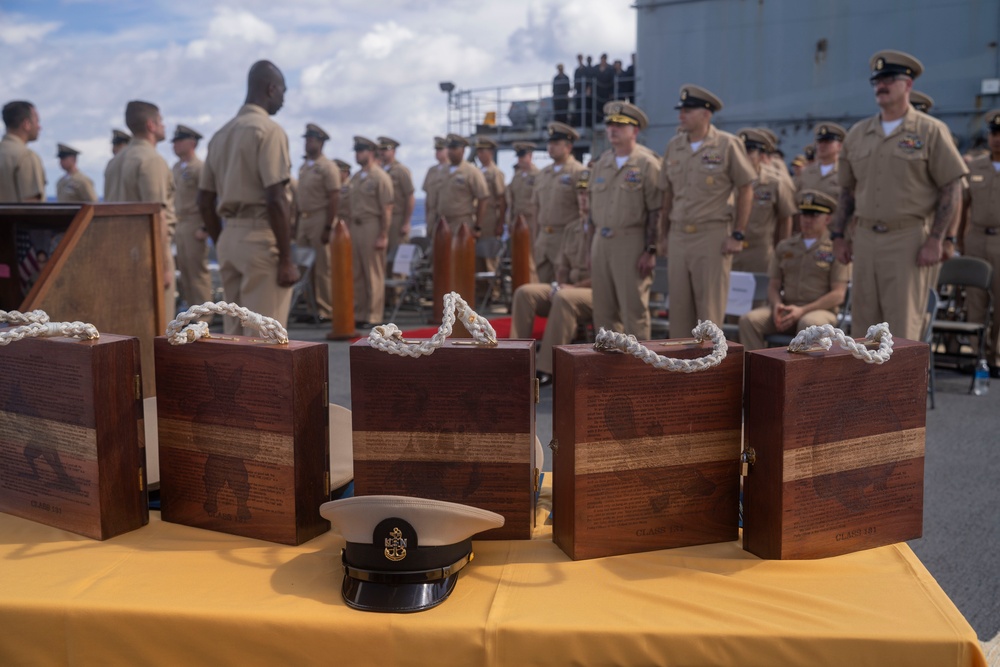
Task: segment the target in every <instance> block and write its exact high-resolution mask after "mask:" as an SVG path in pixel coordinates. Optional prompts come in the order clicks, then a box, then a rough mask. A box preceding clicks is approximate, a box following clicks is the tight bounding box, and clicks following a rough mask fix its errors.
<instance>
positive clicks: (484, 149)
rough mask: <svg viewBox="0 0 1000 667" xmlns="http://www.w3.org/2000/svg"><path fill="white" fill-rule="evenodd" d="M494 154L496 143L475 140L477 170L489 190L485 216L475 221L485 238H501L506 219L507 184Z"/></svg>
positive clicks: (482, 139)
mask: <svg viewBox="0 0 1000 667" xmlns="http://www.w3.org/2000/svg"><path fill="white" fill-rule="evenodd" d="M496 152H497V142H495V141H493V140H492V139H490V138H488V137H478V138H477V139H476V157H477V158H479V164H480V167H479V169H480V171H482V172H483V178H484V179H485V180H486V187H487V188H489V199H488V202H489V203H488V205H487V206H486V211H485V215H484V216H483V217H482V218H479V219H477V220H476V222H477V223H478V225H479V231H480V233H481V234H482V236H484V237H485V238H490V237H493V236H496V237H498V238H499V237H501V236H503V225H504V220H506V218H507V184H506V183H505V182H504V178H503V172H502V171H500V167H498V166H497V165H496ZM494 263H495V262H494ZM490 270H492V268H490Z"/></svg>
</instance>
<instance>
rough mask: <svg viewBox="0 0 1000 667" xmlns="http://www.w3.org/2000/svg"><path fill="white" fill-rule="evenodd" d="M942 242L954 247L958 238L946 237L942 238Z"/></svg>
mask: <svg viewBox="0 0 1000 667" xmlns="http://www.w3.org/2000/svg"><path fill="white" fill-rule="evenodd" d="M944 240H945V241H947V242H948V243H950V244H952V245H955V244H956V243H958V237H957V236H946V237H944Z"/></svg>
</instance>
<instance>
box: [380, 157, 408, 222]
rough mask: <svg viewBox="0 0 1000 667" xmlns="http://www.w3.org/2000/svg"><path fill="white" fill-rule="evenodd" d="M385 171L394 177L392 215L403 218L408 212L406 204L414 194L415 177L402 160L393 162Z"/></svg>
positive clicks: (390, 176) (399, 218)
mask: <svg viewBox="0 0 1000 667" xmlns="http://www.w3.org/2000/svg"><path fill="white" fill-rule="evenodd" d="M385 173H387V174H388V175H389V178H390V179H392V192H393V197H392V217H393V218H395V219H397V220H402V219H403V215H404V214H405V213H406V204H407V203H408V202H409V201H410V196H411V195H412V194H413V178H412V177H411V176H410V170H409V169H407V168H406V167H405V166H404V165H403V164H402V163H400V162H393V163H392V164H391V165H389V167H388V168H387V169H386V170H385Z"/></svg>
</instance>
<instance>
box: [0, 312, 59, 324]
mask: <svg viewBox="0 0 1000 667" xmlns="http://www.w3.org/2000/svg"><path fill="white" fill-rule="evenodd" d="M48 321H49V316H48V314H47V313H46V312H45V311H44V310H29V311H28V312H26V313H22V312H21V311H19V310H0V324H10V325H13V326H20V325H22V324H45V323H46V322H48Z"/></svg>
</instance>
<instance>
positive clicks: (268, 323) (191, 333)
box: [166, 301, 288, 345]
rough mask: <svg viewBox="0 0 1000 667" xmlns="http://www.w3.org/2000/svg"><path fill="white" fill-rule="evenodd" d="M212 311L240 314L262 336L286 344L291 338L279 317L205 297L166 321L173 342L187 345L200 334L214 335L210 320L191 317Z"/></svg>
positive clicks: (168, 333)
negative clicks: (209, 327) (268, 315)
mask: <svg viewBox="0 0 1000 667" xmlns="http://www.w3.org/2000/svg"><path fill="white" fill-rule="evenodd" d="M210 313H218V314H220V315H231V316H233V317H238V318H239V320H240V322H241V323H242V324H243V326H244V327H248V328H252V329H256V330H257V331H259V332H260V336H261V338H263V339H264V340H266V341H267V342H268V343H276V344H284V343H287V342H288V332H287V331H285V327H283V326H281V323H280V322H278V320H276V319H274V318H271V317H266V316H264V315H260V314H258V313H255V312H253V311H252V310H247V309H246V308H244V307H243V306H238V305H236V304H235V303H227V302H225V301H219V302H218V303H212V302H211V301H206V302H205V303H203V304H201V305H200V306H191V307H190V308H188V309H187V310H185V311H184V312H183V313H181V314H180V315H178V316H177V317H176V318H175V319H173V320H171V321H170V324H168V325H167V332H166V336H167V340H168V341H169V342H170V344H171V345H184V344H185V343H193V342H195V341H196V340H198V339H199V338H211V335H210V334H209V332H208V323H207V322H194V323H193V324H192V323H191V321H192V320H199V319H201V318H202V317H204V316H205V315H208V314H210Z"/></svg>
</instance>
